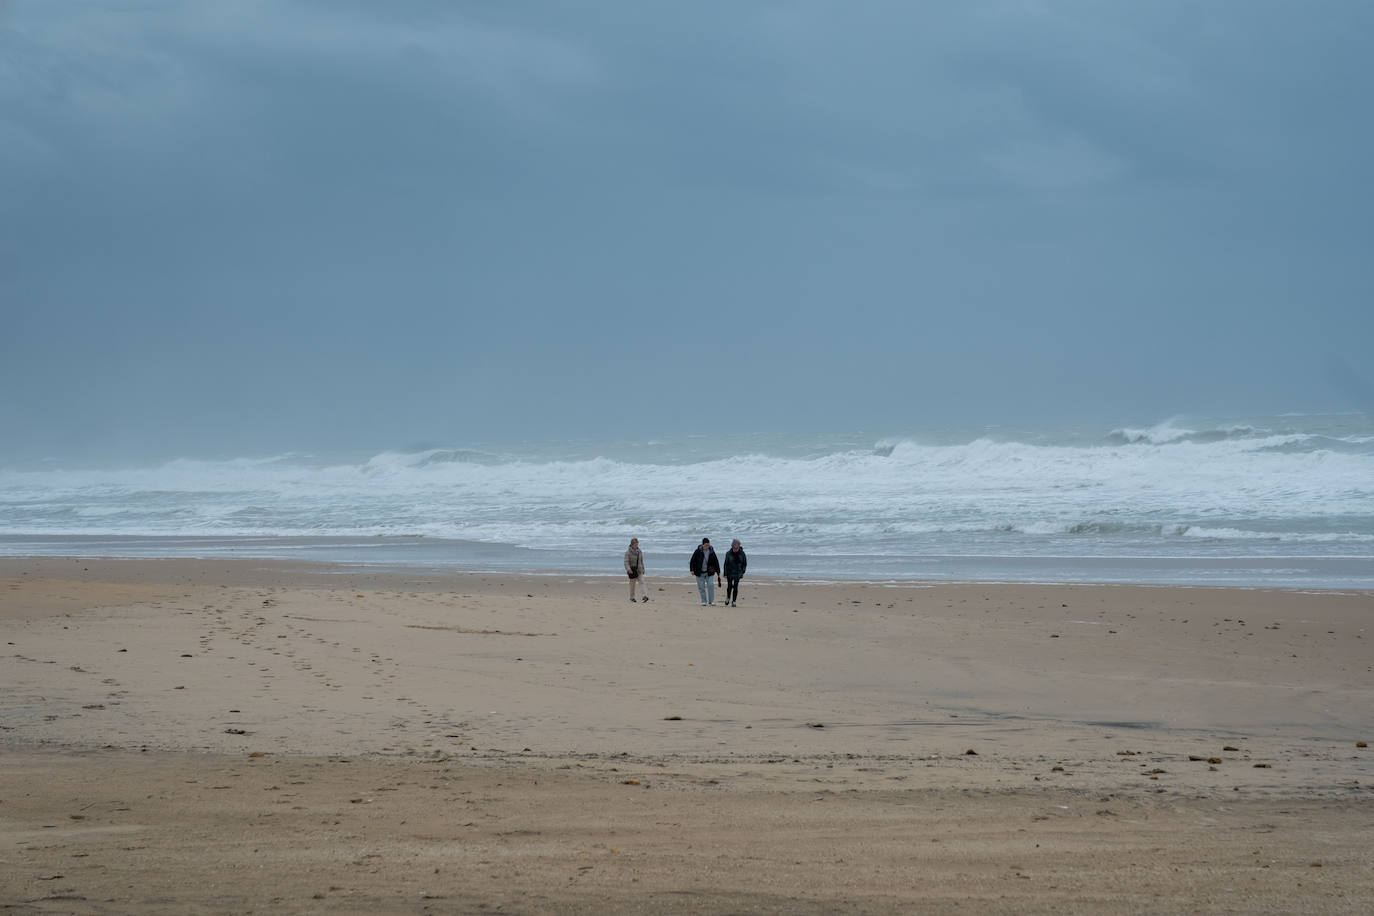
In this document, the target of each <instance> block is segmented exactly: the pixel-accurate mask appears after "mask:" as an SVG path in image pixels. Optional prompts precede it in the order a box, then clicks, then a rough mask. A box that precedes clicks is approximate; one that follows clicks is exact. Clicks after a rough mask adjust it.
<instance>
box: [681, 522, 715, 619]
mask: <svg viewBox="0 0 1374 916" xmlns="http://www.w3.org/2000/svg"><path fill="white" fill-rule="evenodd" d="M687 568H688V569H690V570H691V571H692V575H694V576H696V577H697V591H698V592H699V593H700V594H701V606H702V607H705V606H706V605H708V604H709V605H715V603H716V586H717V585H719V584H720V560H719V558H717V557H716V552H715V550H713V549H712V548H711V539H710V538H702V539H701V546H700V547H698V548H697V549H696V550H695V551H693V553H692V559H691V561H690V562H689V563H688V564H687Z"/></svg>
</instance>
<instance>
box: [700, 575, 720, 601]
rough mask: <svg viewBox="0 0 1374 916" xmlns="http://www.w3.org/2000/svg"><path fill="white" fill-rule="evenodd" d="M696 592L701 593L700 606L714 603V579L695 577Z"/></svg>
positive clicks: (713, 577)
mask: <svg viewBox="0 0 1374 916" xmlns="http://www.w3.org/2000/svg"><path fill="white" fill-rule="evenodd" d="M697 591H698V592H700V593H701V603H702V604H715V603H716V577H715V576H709V575H708V576H697Z"/></svg>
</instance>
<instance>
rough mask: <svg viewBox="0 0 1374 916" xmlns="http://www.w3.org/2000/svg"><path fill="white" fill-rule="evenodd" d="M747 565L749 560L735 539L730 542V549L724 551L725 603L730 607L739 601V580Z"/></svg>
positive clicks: (737, 539) (742, 576)
mask: <svg viewBox="0 0 1374 916" xmlns="http://www.w3.org/2000/svg"><path fill="white" fill-rule="evenodd" d="M748 565H749V558H748V557H746V556H745V555H744V545H743V544H741V543H740V542H739V538H735V539H734V540H733V541H731V542H730V549H729V550H727V551H725V603H726V604H728V605H730V607H734V606H735V602H736V601H738V600H739V580H740V579H742V578H744V569H745V567H747V566H748Z"/></svg>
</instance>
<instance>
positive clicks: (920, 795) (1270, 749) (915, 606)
mask: <svg viewBox="0 0 1374 916" xmlns="http://www.w3.org/2000/svg"><path fill="white" fill-rule="evenodd" d="M648 584H649V586H650V588H651V594H652V595H653V596H654V597H653V599H652V600H651V601H650V602H649V603H647V604H644V603H640V604H636V605H634V606H633V607H627V606H626V604H625V601H626V596H625V593H626V592H627V587H626V583H625V581H624V580H623V579H619V578H615V577H609V576H608V577H597V578H594V577H589V576H584V577H578V576H569V575H549V576H528V575H511V574H499V573H477V572H447V573H440V574H435V573H422V572H416V571H403V572H400V573H383V572H379V571H376V570H361V569H356V568H330V567H321V566H319V565H317V564H309V563H299V562H279V561H269V560H259V559H251V560H248V559H240V560H185V559H120V560H89V559H85V558H72V557H67V558H61V559H57V558H39V559H18V558H0V632H3V633H4V643H5V645H3V646H0V649H3V650H4V652H5V655H6V662H5V664H4V665H0V688H2V689H0V708H2V714H0V748H3V751H4V753H3V754H0V786H3V787H4V788H3V791H0V843H3V844H4V845H5V846H6V848H8V849H10V850H11V852H10V853H8V854H6V855H0V887H7V888H10V889H11V890H10V891H8V892H5V891H0V902H4V903H7V904H11V903H16V904H22V905H28V906H34V907H41V908H43V909H44V910H45V911H57V912H72V913H88V912H91V913H94V912H104V911H110V910H113V911H130V910H137V911H139V912H154V913H159V912H166V913H174V912H186V911H192V910H195V911H205V912H237V911H242V910H244V909H254V908H258V909H269V910H273V911H276V912H287V913H311V912H319V911H322V910H324V909H329V910H330V911H342V912H415V911H417V910H422V909H423V908H424V907H426V906H432V907H434V908H436V909H438V910H441V911H442V910H444V909H445V908H448V909H453V908H455V907H456V908H459V909H464V910H469V909H477V908H479V907H483V906H488V907H494V906H498V905H499V906H503V907H505V908H506V909H507V910H509V911H514V912H547V911H550V910H559V911H567V912H635V911H643V910H644V909H662V910H668V911H675V912H721V911H738V910H741V909H748V908H751V907H752V908H755V909H759V910H761V911H765V912H783V911H786V912H817V913H819V912H875V911H878V912H882V911H892V910H910V909H912V908H920V909H922V910H923V911H932V912H952V911H959V910H961V909H966V908H967V907H968V906H973V907H974V908H976V909H977V910H978V911H981V912H996V913H1012V912H1018V913H1019V912H1050V911H1054V912H1081V913H1101V912H1108V913H1111V912H1121V913H1126V912H1140V911H1142V910H1159V909H1164V910H1181V909H1188V910H1197V911H1201V912H1225V911H1235V910H1241V911H1245V912H1284V911H1289V912H1291V911H1295V910H1297V909H1305V910H1309V911H1310V910H1312V909H1313V907H1314V906H1315V907H1316V908H1317V909H1320V910H1321V911H1323V912H1336V913H1346V912H1349V913H1357V912H1366V911H1367V910H1368V909H1369V906H1370V904H1371V902H1374V872H1371V870H1370V869H1369V868H1368V862H1367V857H1365V856H1364V855H1363V854H1362V853H1361V851H1360V850H1362V849H1363V843H1364V840H1363V837H1364V834H1365V833H1366V832H1367V828H1368V824H1369V822H1370V817H1371V816H1374V757H1371V755H1370V752H1369V750H1368V749H1367V748H1360V747H1358V743H1359V742H1360V741H1364V742H1366V743H1367V742H1368V739H1369V738H1370V735H1369V734H1368V731H1369V722H1368V717H1367V712H1366V711H1367V710H1368V709H1369V708H1374V674H1372V673H1371V668H1374V632H1370V628H1374V615H1371V613H1370V612H1371V610H1374V596H1371V595H1370V594H1368V593H1358V594H1351V595H1345V594H1338V593H1332V592H1314V593H1302V592H1296V591H1291V590H1284V589H1271V590H1259V589H1256V590H1248V589H1236V588H1187V587H1182V588H1181V587H1170V588H1158V587H1152V586H1101V585H1064V586H1059V585H1051V586H1029V585H987V584H943V583H928V584H922V585H896V586H884V585H873V584H866V583H854V582H847V583H843V584H840V585H820V584H803V583H797V582H795V581H777V580H772V581H768V582H761V581H758V580H756V579H755V578H754V577H746V578H745V580H744V584H743V586H742V589H741V599H742V601H741V604H740V606H739V607H738V608H725V607H721V606H717V607H711V608H707V607H702V606H700V604H699V602H698V600H697V597H696V588H695V583H694V582H693V581H692V580H691V579H690V577H689V576H687V575H686V574H685V573H684V574H683V575H682V576H680V577H678V576H674V577H666V576H658V577H656V576H654V575H653V574H652V570H651V573H650V576H649V579H648ZM1037 844H1038V845H1037ZM1314 863H1319V864H1320V866H1321V867H1319V868H1318V867H1314ZM250 876H251V880H249V878H250ZM6 893H8V894H9V895H10V896H8V897H6ZM429 901H434V902H433V903H430V902H429Z"/></svg>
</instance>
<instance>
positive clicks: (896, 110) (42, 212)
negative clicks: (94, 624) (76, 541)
mask: <svg viewBox="0 0 1374 916" xmlns="http://www.w3.org/2000/svg"><path fill="white" fill-rule="evenodd" d="M1372 16H1374V14H1371V13H1370V12H1369V11H1367V8H1366V7H1365V6H1364V5H1362V4H1358V3H1347V2H1333V3H1331V4H1326V5H1324V6H1323V8H1322V15H1320V16H1316V15H1313V14H1312V13H1311V12H1310V11H1304V10H1301V9H1299V8H1297V7H1295V6H1293V5H1292V4H1287V3H1279V2H1259V3H1247V4H1244V5H1242V4H1239V3H1236V4H1230V3H1221V4H1209V5H1205V6H1203V7H1198V6H1197V5H1195V4H1185V3H1181V2H1163V3H1153V4H1148V5H1138V6H1121V5H1115V4H1111V5H1108V4H1099V3H1088V2H1049V0H1046V2H1041V3H1010V2H1007V3H995V2H983V3H968V4H957V5H937V6H930V5H922V4H905V3H874V4H859V5H852V7H846V8H839V7H836V6H834V5H833V4H829V3H824V4H823V3H757V4H737V3H724V2H716V3H703V4H693V5H691V6H690V7H672V6H668V7H663V6H658V5H655V6H653V7H652V8H651V7H649V6H647V5H644V4H637V3H630V2H624V3H608V2H601V3H590V2H585V3H573V4H535V5H525V4H520V5H511V4H488V3H426V2H400V3H394V4H387V5H385V6H378V5H375V4H371V3H325V2H296V3H286V2H252V3H248V2H245V3H232V4H214V3H209V2H189V0H188V2H171V0H168V2H145V3H130V4H122V5H120V6H118V7H111V6H110V5H108V4H104V3H75V2H73V3H63V4H48V3H38V2H30V3H22V2H21V3H12V4H10V5H8V7H5V8H3V9H0V166H2V167H0V200H2V201H3V203H4V206H3V207H2V208H0V311H2V312H3V317H4V320H5V323H6V327H7V328H8V330H9V333H7V334H6V335H2V336H0V355H2V356H3V357H4V360H3V366H0V383H3V384H4V385H5V386H6V387H7V389H8V390H23V391H25V397H24V398H22V399H15V400H12V401H11V402H10V403H9V404H8V405H6V406H4V407H0V422H3V423H4V424H5V425H6V427H7V428H12V429H21V430H23V431H24V432H23V434H22V435H20V436H17V437H15V438H14V439H13V440H12V441H9V442H7V443H6V444H5V445H4V446H0V459H3V458H4V457H5V453H10V454H13V455H24V456H32V455H39V454H48V453H56V454H64V453H79V452H91V453H101V452H105V453H118V452H129V453H133V452H140V453H147V454H161V453H200V452H205V451H213V452H216V453H226V452H242V451H254V452H256V451H265V450H284V449H289V448H315V447H320V448H324V447H357V448H373V447H385V446H388V445H393V444H395V443H397V442H400V441H414V440H420V439H423V440H427V441H434V440H443V439H446V438H447V439H457V438H463V437H467V438H471V437H486V438H493V437H495V438H500V437H508V436H518V437H529V436H535V437H538V436H543V435H548V436H561V435H570V434H587V435H591V434H598V433H600V432H607V431H618V430H619V429H620V427H621V425H622V424H621V421H620V419H619V418H620V417H622V416H624V415H625V413H626V410H625V408H626V407H628V409H629V412H633V413H636V414H638V415H641V416H643V417H645V420H644V425H645V427H646V429H645V432H646V433H648V432H653V431H664V432H670V431H683V430H689V429H695V428H696V427H697V426H699V425H700V424H701V422H702V421H701V419H700V417H699V412H698V411H697V410H695V409H694V408H693V406H692V405H691V404H690V403H689V401H688V400H687V399H685V397H684V395H683V393H682V392H683V391H684V387H685V386H687V385H689V384H690V382H691V380H693V379H696V378H701V377H705V378H708V379H712V380H715V381H717V382H718V383H719V384H720V386H721V389H722V391H725V390H729V389H734V390H742V391H747V392H749V393H750V398H749V403H750V404H751V405H752V406H751V409H750V410H747V411H735V412H730V413H729V418H728V420H723V421H719V422H724V423H727V424H729V425H730V426H731V428H738V429H744V430H746V431H747V430H750V429H756V428H781V427H804V428H822V427H824V428H836V429H848V428H854V427H858V426H863V427H873V426H882V425H886V426H890V427H899V426H912V425H923V424H939V423H949V422H982V421H1007V420H1011V419H1015V418H1016V417H1018V416H1026V417H1028V418H1045V417H1060V416H1062V417H1082V416H1104V417H1110V418H1112V419H1120V418H1121V415H1122V414H1130V415H1132V416H1139V415H1144V419H1149V418H1150V417H1151V415H1163V414H1167V413H1172V412H1175V411H1180V410H1194V411H1196V410H1237V411H1242V410H1261V409H1272V410H1286V409H1324V408H1337V407H1340V406H1342V405H1344V404H1346V402H1347V399H1346V395H1345V393H1344V392H1343V389H1342V388H1341V386H1338V385H1333V384H1331V382H1330V379H1331V373H1330V372H1328V371H1327V370H1326V369H1325V368H1324V367H1326V366H1327V365H1329V363H1330V359H1331V358H1333V357H1329V356H1328V354H1336V356H1335V357H1334V358H1336V359H1345V360H1355V359H1356V355H1355V352H1354V349H1353V347H1354V346H1355V344H1354V341H1357V340H1360V339H1367V338H1368V336H1369V332H1370V331H1371V330H1374V328H1371V326H1370V322H1371V317H1370V310H1369V309H1368V308H1367V303H1368V301H1369V296H1370V293H1371V292H1372V291H1374V290H1371V281H1370V279H1369V277H1368V272H1367V271H1366V270H1365V269H1364V267H1363V260H1364V258H1365V253H1366V252H1367V250H1368V248H1369V242H1370V226H1369V223H1368V216H1367V214H1368V213H1369V212H1370V203H1371V201H1370V200H1369V197H1370V193H1371V192H1370V190H1369V189H1370V187H1371V186H1374V185H1372V184H1371V182H1370V180H1369V178H1370V176H1369V174H1368V171H1369V165H1368V163H1369V162H1370V161H1374V156H1371V154H1374V148H1371V147H1374V144H1372V143H1371V128H1370V127H1369V126H1368V124H1367V119H1365V118H1362V117H1359V116H1358V115H1357V112H1358V111H1359V110H1360V109H1359V107H1358V105H1359V99H1358V95H1359V92H1360V91H1361V89H1362V87H1363V86H1364V85H1367V84H1368V81H1369V76H1370V65H1369V64H1368V63H1367V62H1366V61H1365V55H1364V54H1363V51H1362V49H1361V48H1360V47H1359V36H1361V35H1366V34H1369V32H1370V29H1369V26H1371V25H1374V22H1371V17H1372ZM1342 354H1344V355H1342ZM937 393H938V396H936V395H937ZM711 422H716V421H711Z"/></svg>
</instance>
